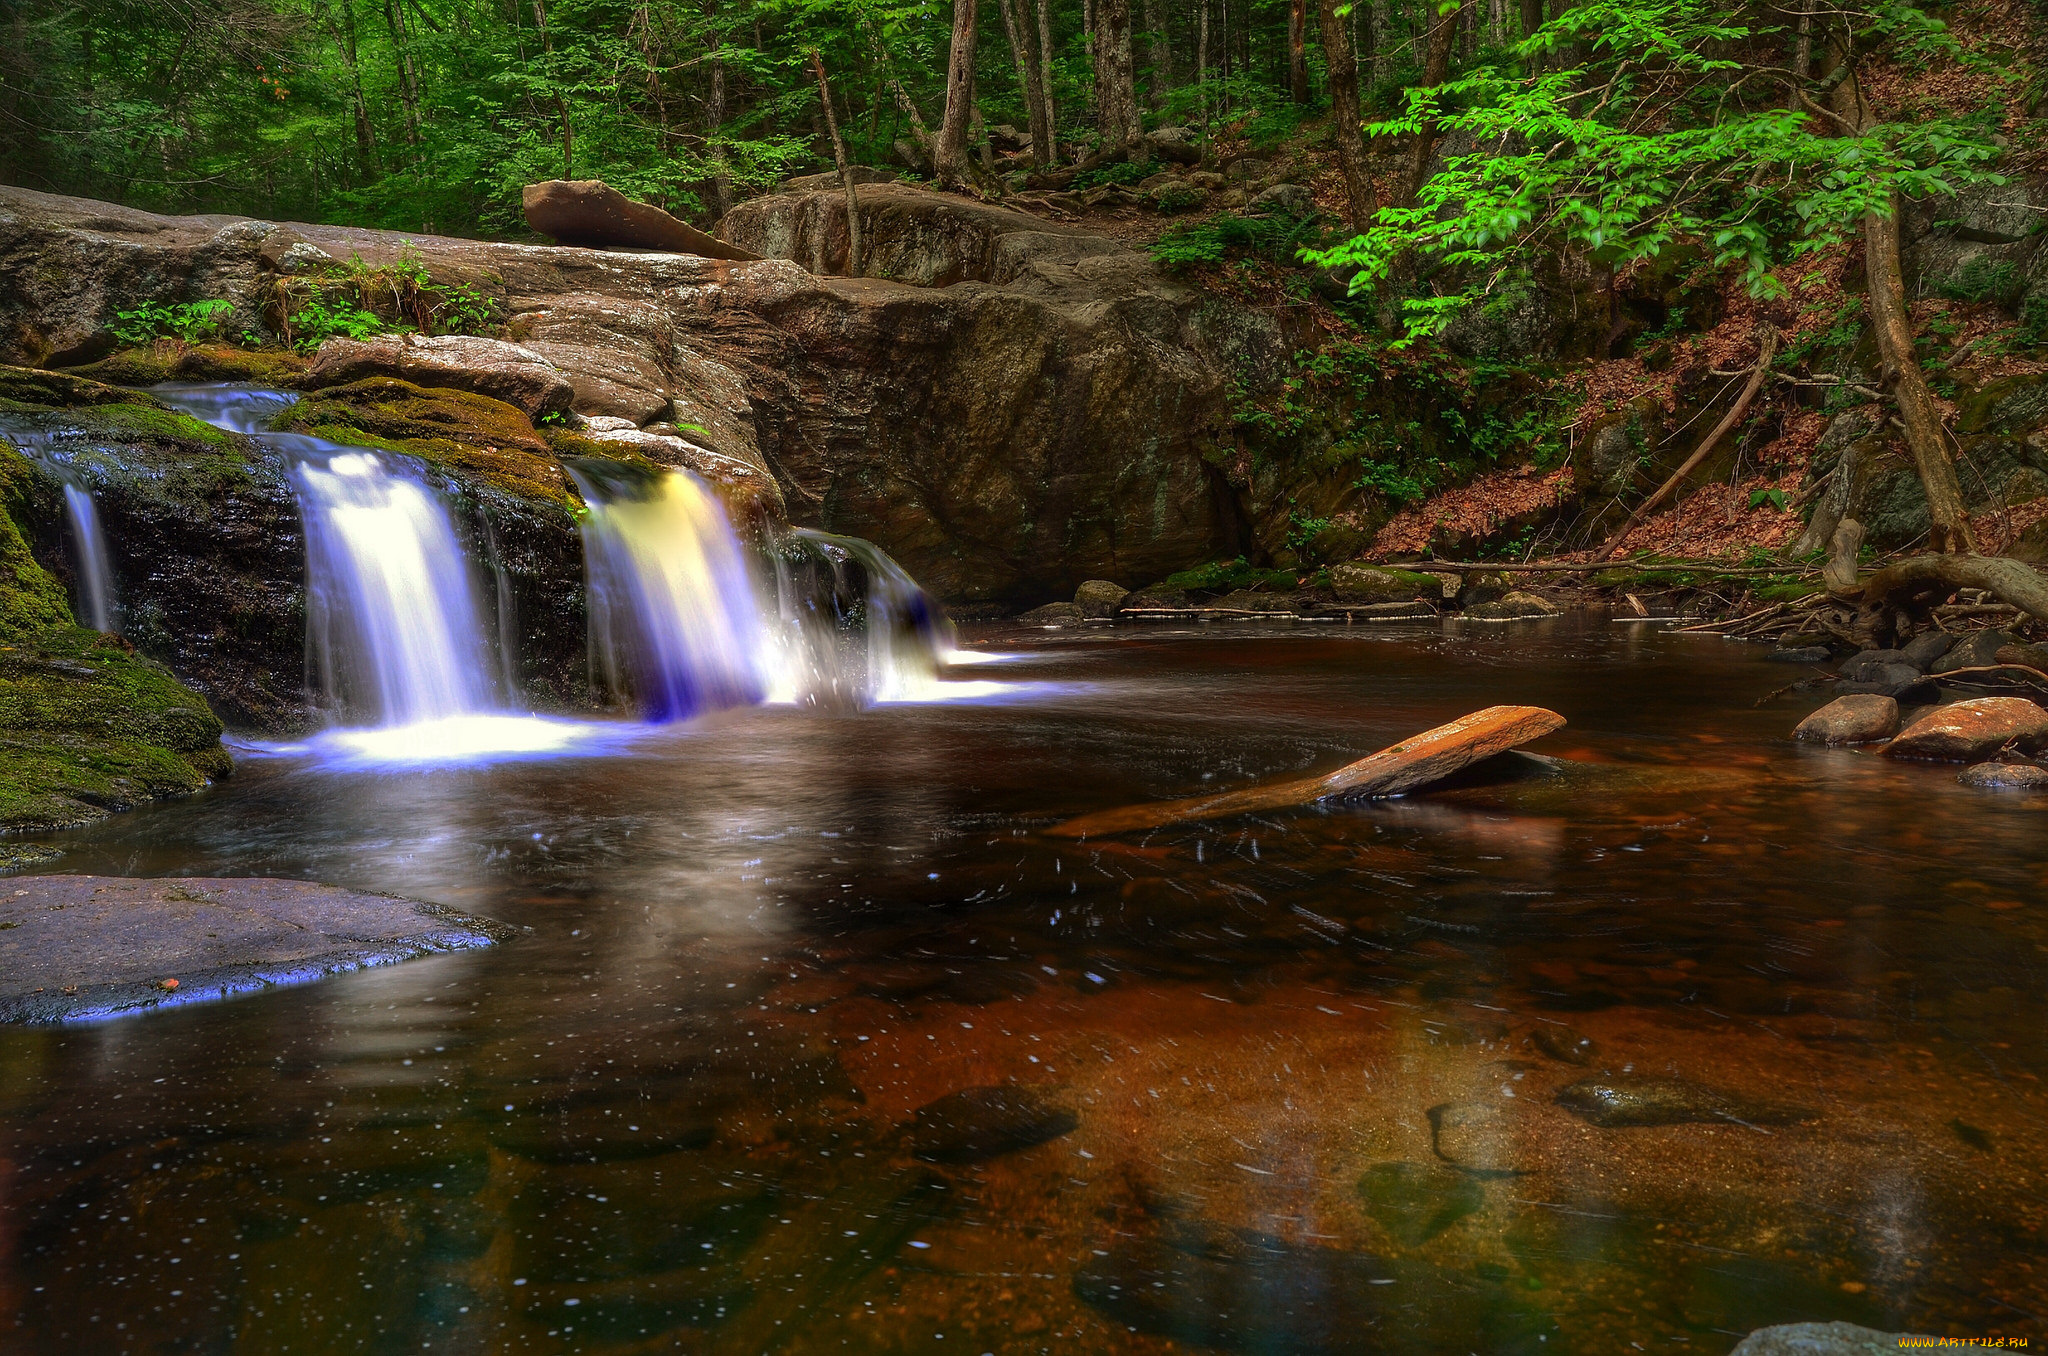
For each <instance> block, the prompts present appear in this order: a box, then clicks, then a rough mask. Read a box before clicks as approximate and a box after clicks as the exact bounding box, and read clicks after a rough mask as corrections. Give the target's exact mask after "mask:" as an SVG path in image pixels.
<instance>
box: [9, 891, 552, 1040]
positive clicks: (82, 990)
mask: <svg viewBox="0 0 2048 1356" xmlns="http://www.w3.org/2000/svg"><path fill="white" fill-rule="evenodd" d="M0 923H4V924H5V925H6V928H5V930H4V931H0V1022H10V1021H11V1022H61V1021H69V1020H77V1019H91V1018H100V1017H107V1016H113V1015H116V1014H120V1013H129V1012H140V1011H142V1010H144V1009H147V1008H155V1007H165V1006H169V1005H171V1004H174V1003H189V1002H195V1001H199V1000H203V999H209V998H225V997H228V996H229V995H232V994H240V993H250V992H255V991H257V990H262V989H268V988H274V987H276V986H278V985H281V984H296V983H301V982H303V981H305V980H309V979H317V978H319V977H321V976H323V975H333V974H341V973H343V972H345V971H349V970H357V969H361V968H363V967H364V966H369V965H385V964H389V963H391V962H393V961H401V960H408V959H410V958H412V957H414V956H425V955H432V954H435V953H438V952H444V951H464V950H469V949H471V948H474V947H480V946H489V945H491V944H492V943H493V942H499V941H503V940H504V939H506V938H507V937H510V936H511V935H512V933H513V929H512V928H510V927H508V926H506V925H505V924H503V923H497V922H492V921H491V920H489V919H484V918H477V917H475V916H473V915H470V914H464V913H457V912H455V911H454V910H452V909H444V908H441V907H440V906H439V905H435V904H422V903H419V902H417V901H415V900H410V899H394V898H392V897H390V896H388V895H369V894H361V893H358V892H356V891H353V890H342V889H337V888H335V887H334V886H331V885H315V884H313V883H311V882H309V881H293V880H266V879H263V878H260V877H258V878H243V879H232V880H214V879H206V878H179V877H162V878H157V879H150V880H130V879H125V878H121V877H113V876H17V877H14V878H12V879H9V880H6V881H5V882H4V883H0Z"/></svg>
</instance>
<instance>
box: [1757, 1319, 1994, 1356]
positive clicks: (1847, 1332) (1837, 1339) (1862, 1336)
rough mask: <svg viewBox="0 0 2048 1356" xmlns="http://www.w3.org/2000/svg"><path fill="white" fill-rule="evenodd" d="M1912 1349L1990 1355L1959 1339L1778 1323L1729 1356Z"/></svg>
mask: <svg viewBox="0 0 2048 1356" xmlns="http://www.w3.org/2000/svg"><path fill="white" fill-rule="evenodd" d="M1909 1343H1910V1344H1911V1345H1910V1346H1909V1345H1908V1344H1909ZM1916 1347H1917V1348H1925V1349H1926V1350H1929V1351H1954V1352H1961V1353H1964V1356H1969V1354H1970V1353H1978V1356H1990V1352H1991V1351H1992V1348H1990V1347H1987V1346H1982V1345H1979V1344H1978V1343H1976V1342H1970V1341H1966V1340H1964V1339H1963V1338H1959V1337H1949V1338H1934V1337H1919V1336H1915V1335H1913V1334H1911V1333H1902V1332H1877V1331H1875V1330H1874V1329H1871V1328H1859V1327H1857V1326H1856V1325H1855V1324H1854V1323H1781V1324H1779V1325H1778V1326H1777V1327H1775V1328H1758V1329H1757V1330H1756V1331H1755V1332H1753V1333H1751V1334H1750V1335H1749V1336H1747V1337H1745V1338H1743V1339H1742V1340H1741V1341H1740V1342H1738V1343H1736V1346H1735V1350H1734V1351H1732V1352H1730V1353H1729V1356H1896V1353H1898V1352H1900V1351H1908V1350H1912V1349H1913V1348H1916Z"/></svg>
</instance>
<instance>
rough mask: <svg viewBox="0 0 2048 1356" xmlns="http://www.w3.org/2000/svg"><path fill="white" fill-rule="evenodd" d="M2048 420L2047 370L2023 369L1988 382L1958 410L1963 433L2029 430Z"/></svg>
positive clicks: (1974, 392) (1965, 400)
mask: <svg viewBox="0 0 2048 1356" xmlns="http://www.w3.org/2000/svg"><path fill="white" fill-rule="evenodd" d="M2043 424H2048V373H2039V372H2024V373H2021V374H2019V375H2017V376H2011V377H2001V378H1999V379H1998V380H1997V381H1993V382H1987V383H1985V385H1984V386H1983V387H1982V388H1981V389H1979V390H1976V391H1973V392H1971V393H1970V394H1969V395H1967V396H1965V397H1964V398H1963V400H1962V401H1961V402H1960V404H1959V405H1958V408H1957V411H1956V428H1957V429H1958V431H1960V432H1962V433H1966V434H1967V433H2027V432H2031V431H2032V430H2034V429H2037V428H2040V427H2041V426H2042V425H2043Z"/></svg>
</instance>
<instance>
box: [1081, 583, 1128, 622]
mask: <svg viewBox="0 0 2048 1356" xmlns="http://www.w3.org/2000/svg"><path fill="white" fill-rule="evenodd" d="M1130 596H1131V592H1130V590H1129V589H1127V588H1125V587H1124V586H1123V585H1121V584H1114V583H1111V582H1110V581H1109V580H1107V579H1090V580H1088V581H1087V582H1086V583H1084V584H1082V585H1081V587H1080V588H1078V589H1076V590H1074V606H1075V607H1078V608H1080V609H1081V615H1082V616H1083V617H1087V618H1090V619H1099V618H1103V617H1114V616H1115V615H1116V613H1117V609H1118V608H1120V607H1122V606H1123V605H1124V599H1126V598H1128V597H1130Z"/></svg>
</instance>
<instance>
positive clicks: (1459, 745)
mask: <svg viewBox="0 0 2048 1356" xmlns="http://www.w3.org/2000/svg"><path fill="white" fill-rule="evenodd" d="M1563 728H1564V717H1563V716H1560V715H1559V714H1557V712H1555V711H1547V710H1545V709H1544V708H1542V707H1540V706H1489V707H1487V708H1486V709H1485V710H1483V711H1475V712H1473V713H1472V714H1471V715H1469V716H1460V717H1459V718H1458V719H1457V720H1454V721H1452V722H1450V723H1449V724H1448V725H1439V726H1437V727H1436V728H1435V729H1434V730H1426V731H1424V732H1423V733H1421V734H1419V735H1416V736H1415V737H1414V738H1412V739H1406V740H1403V741H1402V742H1400V743H1399V744H1395V745H1393V746H1392V747H1390V748H1384V749H1381V750H1380V751H1379V752H1378V753H1375V754H1373V755H1372V756H1371V757H1369V758H1361V759H1359V760H1358V761H1357V762H1355V763H1347V764H1346V765H1345V766H1343V767H1340V768H1338V769H1337V770H1336V771H1335V772H1328V773H1324V774H1323V775H1322V776H1319V777H1301V778H1297V779H1295V780H1292V781H1285V782H1269V783H1268V784H1266V785H1264V786H1253V787H1247V788H1245V789H1244V790H1242V791H1226V792H1224V793H1223V794H1222V795H1218V796H1197V797H1195V798H1193V799H1191V800H1171V801H1161V802H1158V803H1156V804H1152V805H1132V806H1127V807H1125V808H1123V809H1119V810H1104V811H1102V812H1101V813H1099V814H1092V815H1082V816H1081V817H1080V818H1079V819H1070V820H1068V821H1067V822H1066V823H1064V824H1058V825H1055V826H1053V827H1052V828H1051V829H1048V830H1047V832H1048V833H1050V834H1052V835H1053V836H1054V837H1056V838H1099V837H1102V836H1103V835H1106V834H1116V833H1131V832H1134V831H1137V830H1140V829H1156V828H1160V827H1163V826H1164V825H1167V824H1176V823H1183V822H1187V821H1191V820H1198V819H1223V818H1226V817H1228V816H1231V815H1243V814H1255V813H1257V812H1258V811H1261V810H1278V809H1284V808H1286V807H1288V806H1294V805H1311V804H1314V803H1315V802H1316V801H1319V800H1328V799H1330V798H1332V797H1346V798H1351V799H1364V798H1366V797H1368V796H1398V795H1402V794H1404V793H1405V792H1409V791H1414V790H1416V789H1418V788H1420V787H1424V786H1428V785H1430V784H1431V783H1433V782H1440V781H1442V780H1443V779H1444V778H1446V777H1448V776H1450V775H1451V774H1452V773H1454V772H1459V771H1462V770H1463V769H1465V768H1467V767H1470V766H1471V765H1472V764H1474V763H1476V762H1479V761H1480V760H1481V759H1484V758H1491V757H1493V756H1494V755H1495V754H1497V753H1506V752H1507V751H1508V750H1509V749H1512V748H1515V747H1517V746H1519V745H1522V744H1526V743H1528V742H1529V741H1530V740H1532V739H1540V738H1542V737H1543V736H1544V735H1547V734H1551V733H1553V732H1554V731H1557V730H1561V729H1563Z"/></svg>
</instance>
